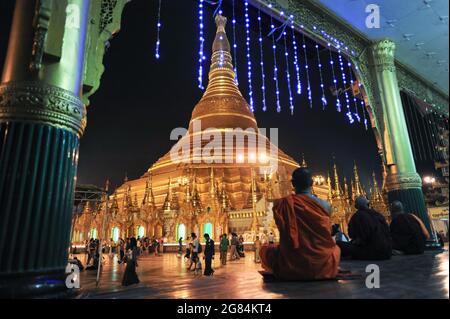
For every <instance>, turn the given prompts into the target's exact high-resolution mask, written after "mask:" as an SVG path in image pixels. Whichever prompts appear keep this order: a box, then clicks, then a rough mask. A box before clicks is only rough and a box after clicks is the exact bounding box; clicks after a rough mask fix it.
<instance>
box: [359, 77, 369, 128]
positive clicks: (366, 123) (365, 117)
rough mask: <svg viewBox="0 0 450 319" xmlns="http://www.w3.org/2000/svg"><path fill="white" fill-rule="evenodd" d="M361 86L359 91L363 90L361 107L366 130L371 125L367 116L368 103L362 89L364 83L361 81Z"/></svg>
mask: <svg viewBox="0 0 450 319" xmlns="http://www.w3.org/2000/svg"><path fill="white" fill-rule="evenodd" d="M359 86H360V88H359V91H360V92H361V100H360V104H361V109H362V114H363V122H364V126H365V128H366V131H367V130H368V129H369V125H368V121H367V116H366V103H365V102H364V96H363V94H362V91H361V86H362V84H361V83H359Z"/></svg>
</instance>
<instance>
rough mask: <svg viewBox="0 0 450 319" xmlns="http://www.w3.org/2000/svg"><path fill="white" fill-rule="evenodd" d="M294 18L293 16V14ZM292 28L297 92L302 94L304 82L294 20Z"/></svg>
mask: <svg viewBox="0 0 450 319" xmlns="http://www.w3.org/2000/svg"><path fill="white" fill-rule="evenodd" d="M291 19H292V16H291ZM291 30H292V47H293V52H294V68H295V75H296V79H297V83H296V92H297V94H298V95H301V94H302V82H301V77H300V61H299V59H298V46H297V38H296V36H295V26H294V20H293V19H292V21H291Z"/></svg>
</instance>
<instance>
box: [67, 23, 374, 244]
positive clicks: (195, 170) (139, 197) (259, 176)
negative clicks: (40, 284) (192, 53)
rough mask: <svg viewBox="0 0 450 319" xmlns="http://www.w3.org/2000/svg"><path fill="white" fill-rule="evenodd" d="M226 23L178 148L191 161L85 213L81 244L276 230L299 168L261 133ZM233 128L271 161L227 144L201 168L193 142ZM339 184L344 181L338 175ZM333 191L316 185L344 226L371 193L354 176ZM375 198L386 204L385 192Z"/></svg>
mask: <svg viewBox="0 0 450 319" xmlns="http://www.w3.org/2000/svg"><path fill="white" fill-rule="evenodd" d="M226 21H227V20H226V18H225V17H223V16H220V15H217V16H216V24H217V33H216V36H215V39H214V43H213V46H212V55H211V67H210V71H209V82H208V87H207V88H206V90H205V92H204V94H203V97H202V98H201V100H200V101H199V102H198V103H197V105H196V106H195V107H194V109H193V111H192V116H191V120H190V122H189V129H188V134H185V135H184V136H183V137H182V138H181V139H180V140H178V142H177V143H176V144H175V145H174V146H173V147H172V150H185V151H186V150H187V151H186V152H185V154H187V158H185V159H186V160H185V161H182V162H176V161H174V160H173V157H172V156H173V154H174V153H172V152H168V153H167V154H165V155H164V156H162V157H161V158H160V159H159V160H158V161H157V162H156V163H154V164H153V165H152V166H151V167H150V168H149V169H148V170H147V172H145V174H143V175H142V176H141V177H140V178H138V179H135V180H131V181H128V180H126V181H125V182H124V183H123V185H121V186H119V187H118V188H117V189H116V191H115V192H114V194H113V196H112V197H111V199H110V201H109V202H110V204H109V205H107V206H108V208H107V209H106V208H105V207H106V205H103V206H102V207H103V208H102V209H101V212H100V213H99V214H97V215H95V216H94V217H89V216H93V214H82V215H81V217H79V218H78V220H77V221H76V222H75V225H74V232H73V234H74V237H73V238H74V240H75V241H82V240H85V239H87V235H88V234H87V232H90V234H91V235H88V236H102V235H101V234H102V233H103V230H106V233H105V234H104V236H107V237H110V235H111V237H113V239H117V237H118V236H120V237H128V236H158V237H160V236H164V237H166V238H167V240H168V241H169V242H176V241H177V240H178V239H179V238H180V237H184V238H186V236H187V234H190V233H191V232H195V233H197V234H203V233H205V232H207V233H209V234H210V235H211V236H212V238H214V239H217V238H218V236H219V235H220V234H222V233H229V232H230V231H234V232H237V233H240V234H244V236H245V237H246V238H248V239H251V238H252V237H253V238H254V236H255V235H256V234H261V235H264V233H267V232H274V233H276V232H277V230H276V226H275V223H274V220H273V215H272V210H271V207H272V206H271V205H272V202H271V201H272V199H273V198H281V197H284V196H287V195H289V194H290V193H291V192H292V186H291V182H290V176H291V174H292V172H293V171H294V170H295V169H296V168H297V167H299V166H300V164H299V163H297V162H296V161H295V160H294V159H293V158H292V157H290V156H288V155H287V154H286V153H284V152H283V151H282V150H281V149H279V148H278V147H277V146H276V145H274V144H273V143H272V142H271V141H270V140H269V139H268V138H267V137H266V136H265V135H264V134H262V133H261V129H260V128H258V124H257V121H256V118H255V116H254V114H253V112H251V110H250V106H249V105H248V103H247V101H246V100H245V99H244V98H243V96H242V94H241V92H240V91H239V88H238V86H237V85H236V81H235V73H234V67H233V63H232V61H233V60H232V56H231V53H230V43H229V41H228V38H227V35H226V32H225V26H226ZM198 126H199V127H200V130H198V128H199V127H198ZM230 130H231V131H233V132H239V130H240V131H241V132H244V131H245V132H246V133H236V135H235V137H236V141H237V140H238V138H241V140H244V139H245V136H243V135H246V134H248V135H247V137H249V136H252V137H254V138H255V140H257V141H258V155H259V156H262V155H264V158H263V159H264V161H263V160H261V158H260V160H259V161H250V160H249V159H250V157H252V156H253V157H255V158H256V157H257V156H256V153H255V151H254V150H251V149H250V148H249V146H248V145H249V143H247V144H245V143H237V142H236V143H234V142H233V143H232V145H227V144H226V143H223V144H222V143H220V146H219V151H220V152H217V154H221V155H220V158H219V159H220V160H218V161H212V162H209V163H205V162H202V161H201V159H200V158H199V156H198V154H202V148H204V147H205V146H207V145H206V144H207V143H208V141H201V143H197V144H196V143H195V142H193V141H192V139H195V137H196V136H197V137H198V136H199V134H202V132H208V134H209V135H214V136H215V137H218V138H221V140H222V141H226V138H227V136H226V134H227V132H229V131H230ZM249 132H250V133H249ZM260 146H261V147H260ZM175 154H178V152H175ZM222 154H228V155H225V156H230V154H231V157H232V159H233V161H231V162H227V161H222ZM214 156H216V149H214ZM234 159H236V161H234ZM238 159H242V160H239V161H238ZM246 159H247V161H246ZM267 163H269V164H270V165H268V164H267ZM272 163H276V165H272ZM274 167H275V168H274ZM335 180H339V179H338V177H337V169H335ZM321 183H322V182H321ZM327 185H330V183H328V184H327V183H326V181H323V183H322V185H316V186H315V187H314V190H315V193H316V194H317V196H320V197H324V198H325V199H329V200H330V201H331V202H332V204H333V207H335V214H333V218H334V219H335V221H336V222H339V223H342V224H345V223H346V220H347V217H348V215H349V214H350V212H351V208H350V207H351V198H350V195H349V191H350V190H349V189H350V188H351V189H353V192H352V194H362V193H364V190H363V188H362V187H361V185H360V183H359V177H357V175H356V176H355V179H354V183H353V185H354V186H350V187H349V186H348V185H347V183H345V184H344V191H342V189H341V186H340V184H339V183H337V184H336V185H338V186H336V187H335V188H334V189H332V188H331V187H328V186H327ZM347 189H348V190H347ZM374 189H378V188H377V187H375V188H374ZM373 197H374V200H375V198H380V200H381V196H380V195H379V193H378V191H376V192H374V196H373ZM374 203H375V202H374ZM105 218H106V219H105ZM104 221H105V222H104ZM103 226H104V227H103Z"/></svg>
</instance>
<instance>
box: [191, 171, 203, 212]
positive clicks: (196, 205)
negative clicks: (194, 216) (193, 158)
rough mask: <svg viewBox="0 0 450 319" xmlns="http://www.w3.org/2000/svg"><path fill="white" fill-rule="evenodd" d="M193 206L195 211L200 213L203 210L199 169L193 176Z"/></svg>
mask: <svg viewBox="0 0 450 319" xmlns="http://www.w3.org/2000/svg"><path fill="white" fill-rule="evenodd" d="M192 207H193V208H194V212H195V213H199V212H200V211H201V210H202V204H201V201H200V195H199V193H198V189H197V171H196V170H195V169H194V176H193V177H192Z"/></svg>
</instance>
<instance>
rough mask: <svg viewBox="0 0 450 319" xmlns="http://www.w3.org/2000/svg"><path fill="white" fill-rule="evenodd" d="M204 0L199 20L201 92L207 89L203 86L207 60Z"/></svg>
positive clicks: (199, 8) (199, 83)
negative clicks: (204, 66)
mask: <svg viewBox="0 0 450 319" xmlns="http://www.w3.org/2000/svg"><path fill="white" fill-rule="evenodd" d="M203 2H204V0H200V2H199V4H198V20H199V41H200V49H199V51H198V55H199V59H198V63H199V66H198V87H199V88H200V89H201V90H204V89H205V87H204V86H203V61H204V60H205V59H206V57H205V54H204V44H205V38H204V31H203V30H204V20H203V17H204V6H203Z"/></svg>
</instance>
